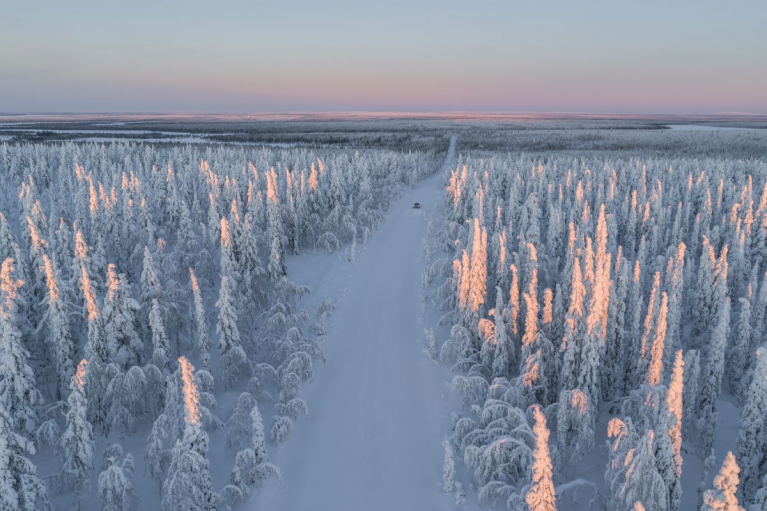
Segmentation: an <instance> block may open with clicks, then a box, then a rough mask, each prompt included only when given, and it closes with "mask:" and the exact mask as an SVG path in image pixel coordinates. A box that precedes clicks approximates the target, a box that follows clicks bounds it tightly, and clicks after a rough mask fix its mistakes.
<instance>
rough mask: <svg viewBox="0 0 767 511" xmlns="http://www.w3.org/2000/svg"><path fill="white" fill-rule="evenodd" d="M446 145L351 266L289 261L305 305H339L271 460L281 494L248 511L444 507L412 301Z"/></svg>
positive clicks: (266, 493)
mask: <svg viewBox="0 0 767 511" xmlns="http://www.w3.org/2000/svg"><path fill="white" fill-rule="evenodd" d="M454 146H455V141H454V140H453V141H452V142H451V145H450V151H449V152H448V155H447V157H446V160H445V162H444V164H443V168H442V169H440V171H438V172H437V173H436V174H435V175H434V176H433V177H431V178H429V179H427V180H425V181H423V182H422V183H421V184H420V185H419V186H418V187H417V188H415V189H410V190H406V191H405V192H404V193H403V196H402V198H401V199H400V200H399V201H398V202H397V203H395V204H394V205H393V207H392V209H391V211H390V212H389V214H388V215H387V217H386V219H385V221H384V223H383V224H382V225H381V228H380V229H379V230H378V232H376V233H375V234H374V235H373V236H372V237H371V239H370V241H369V243H368V245H367V246H364V247H363V246H362V245H360V246H358V253H357V262H356V263H355V264H352V263H348V262H345V261H343V260H342V259H339V257H338V256H337V255H335V256H327V257H324V256H312V255H310V256H305V258H306V259H307V260H308V261H309V264H310V265H311V268H301V265H302V264H304V263H305V261H302V257H304V256H299V257H298V258H295V259H294V264H295V265H296V267H297V268H296V270H297V272H296V273H295V274H292V278H293V279H294V280H295V281H296V282H297V283H299V284H308V285H309V286H310V288H311V289H312V294H313V295H314V297H315V299H319V298H324V297H326V296H331V297H332V296H333V295H334V294H336V293H337V295H340V296H335V298H337V299H338V301H337V304H336V305H337V309H336V311H335V314H334V316H333V317H332V318H331V320H330V332H329V334H328V337H327V341H326V342H325V348H326V352H327V358H328V361H327V363H326V364H324V365H319V366H318V367H317V377H316V381H315V382H314V383H313V384H311V385H310V386H309V387H310V388H308V389H307V391H306V392H305V395H303V396H302V397H304V398H305V399H306V401H307V403H308V405H309V413H310V416H309V418H308V419H306V420H304V419H302V420H300V421H299V422H298V423H297V424H296V429H295V430H294V431H293V434H292V436H291V437H290V438H289V439H288V441H287V442H286V444H285V445H283V446H281V447H279V448H271V449H270V451H271V452H272V453H273V454H272V461H273V462H275V463H276V464H277V465H278V466H279V467H280V469H281V470H282V478H283V480H284V483H285V487H284V489H280V487H279V485H278V484H273V483H272V484H268V485H266V486H265V487H264V488H263V491H262V492H261V495H260V496H258V497H256V500H258V501H260V502H252V503H251V504H252V506H253V507H255V508H257V509H268V510H274V511H281V510H285V511H288V510H290V511H301V510H313V511H324V510H328V511H362V510H365V511H373V510H387V511H389V510H397V511H407V510H418V511H422V510H435V509H444V508H446V506H447V505H448V504H449V503H450V502H451V501H452V499H453V497H452V496H451V495H446V494H444V493H442V490H441V486H440V485H441V474H442V447H441V441H442V438H443V436H444V434H446V431H447V430H449V419H448V417H449V408H450V407H449V404H448V402H447V401H446V399H445V395H446V394H449V389H448V388H447V387H446V386H445V384H444V381H443V378H444V377H443V373H442V372H441V370H440V368H438V367H436V366H435V365H434V364H433V363H431V362H430V361H429V360H427V358H426V357H425V356H424V355H423V354H422V351H423V349H424V344H423V325H422V324H421V322H420V320H419V318H420V314H421V313H420V310H421V304H420V300H419V295H420V292H421V287H420V283H421V272H422V269H423V256H422V240H423V239H424V237H425V236H426V230H427V218H428V217H429V216H430V215H433V214H436V213H437V212H438V207H439V204H440V203H441V201H442V200H443V190H442V187H441V175H442V170H444V166H446V165H450V164H451V163H452V159H453V155H454ZM413 202H420V203H421V209H420V210H415V209H412V207H411V206H412V203H413ZM289 271H290V272H293V267H291V268H290V270H289ZM303 275H305V276H306V278H302V276H303ZM297 277H298V278H297ZM244 507H246V508H248V507H249V506H248V505H247V504H246V505H245V506H244Z"/></svg>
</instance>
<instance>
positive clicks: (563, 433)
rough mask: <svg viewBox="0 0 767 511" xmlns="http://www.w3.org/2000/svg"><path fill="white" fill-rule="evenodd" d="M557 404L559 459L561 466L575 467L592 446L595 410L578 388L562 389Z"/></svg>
mask: <svg viewBox="0 0 767 511" xmlns="http://www.w3.org/2000/svg"><path fill="white" fill-rule="evenodd" d="M557 406H558V408H557V445H558V449H559V452H558V456H559V460H560V463H561V464H562V465H563V466H570V467H576V466H578V463H579V462H580V461H581V459H582V457H583V455H584V454H586V453H588V452H590V451H591V449H593V447H594V420H595V417H596V411H595V410H594V407H593V406H592V405H591V403H590V401H589V398H588V396H587V395H586V394H585V393H583V392H582V391H581V390H580V389H573V390H563V391H562V392H561V393H560V394H559V403H558V404H557Z"/></svg>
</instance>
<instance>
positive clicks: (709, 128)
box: [666, 124, 757, 131]
mask: <svg viewBox="0 0 767 511" xmlns="http://www.w3.org/2000/svg"><path fill="white" fill-rule="evenodd" d="M666 127H667V128H670V129H672V130H688V131H716V130H749V129H757V128H746V127H744V126H709V125H707V124H668V125H666Z"/></svg>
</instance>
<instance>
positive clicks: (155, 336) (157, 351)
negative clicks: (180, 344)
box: [149, 298, 170, 374]
mask: <svg viewBox="0 0 767 511" xmlns="http://www.w3.org/2000/svg"><path fill="white" fill-rule="evenodd" d="M149 330H150V331H151V332H152V364H154V365H155V366H156V367H158V368H159V369H160V370H161V371H162V372H163V374H168V371H169V367H170V363H169V361H168V359H169V356H170V343H169V342H168V336H167V335H166V333H165V326H164V324H163V320H162V313H161V312H160V302H159V300H158V299H157V298H152V300H151V302H150V305H149Z"/></svg>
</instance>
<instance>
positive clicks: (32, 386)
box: [0, 258, 43, 436]
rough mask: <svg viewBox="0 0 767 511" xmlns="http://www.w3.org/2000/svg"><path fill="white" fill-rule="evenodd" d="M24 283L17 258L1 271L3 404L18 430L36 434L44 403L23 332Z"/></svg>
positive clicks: (0, 373)
mask: <svg viewBox="0 0 767 511" xmlns="http://www.w3.org/2000/svg"><path fill="white" fill-rule="evenodd" d="M22 285H24V282H23V281H22V280H20V279H17V278H16V276H15V273H14V264H13V259H10V258H9V259H6V260H5V261H3V263H2V267H1V268H0V401H1V402H2V403H3V407H4V409H5V411H6V413H7V414H8V417H9V419H10V421H11V426H12V428H13V430H14V431H18V432H21V433H22V434H24V435H27V436H29V435H32V434H34V432H35V429H36V427H37V411H36V406H37V405H39V404H41V403H42V401H43V397H42V394H40V391H38V390H37V385H36V382H35V374H34V372H33V371H32V367H31V366H30V365H29V351H27V349H26V347H25V342H24V339H23V338H22V333H21V331H20V330H19V327H18V323H19V318H18V313H17V311H18V309H17V301H18V298H19V289H20V288H21V286H22Z"/></svg>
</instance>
